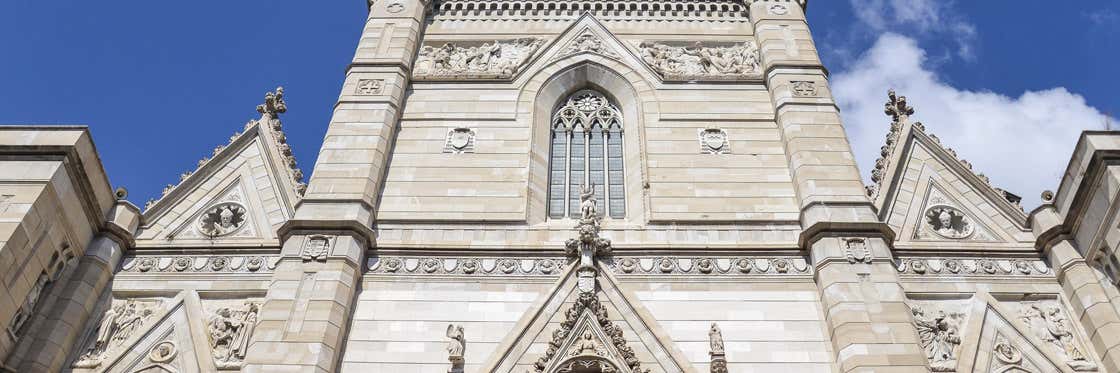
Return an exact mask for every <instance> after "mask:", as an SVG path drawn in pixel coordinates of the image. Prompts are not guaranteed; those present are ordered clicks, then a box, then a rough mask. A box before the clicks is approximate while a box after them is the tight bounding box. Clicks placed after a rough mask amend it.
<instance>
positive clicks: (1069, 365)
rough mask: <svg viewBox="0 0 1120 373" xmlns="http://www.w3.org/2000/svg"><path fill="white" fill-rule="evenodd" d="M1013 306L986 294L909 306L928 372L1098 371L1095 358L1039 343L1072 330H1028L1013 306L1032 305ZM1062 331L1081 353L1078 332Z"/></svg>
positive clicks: (1049, 342) (1017, 304)
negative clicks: (1078, 355) (1052, 334)
mask: <svg viewBox="0 0 1120 373" xmlns="http://www.w3.org/2000/svg"><path fill="white" fill-rule="evenodd" d="M1055 302H1056V300H1055ZM1011 303H1014V304H1001V302H999V301H997V300H995V299H994V298H992V296H991V295H988V294H987V293H977V294H976V295H975V296H973V297H972V298H970V299H962V300H929V301H912V302H911V308H912V309H914V323H915V327H916V329H917V331H918V335H919V339H920V341H921V342H920V343H921V344H922V346H921V347H922V348H923V351H924V352H925V353H926V356H927V358H928V359H929V363H930V367H931V370H932V371H935V372H974V373H1002V372H1033V373H1043V372H1047V373H1049V372H1067V373H1068V372H1075V371H1097V368H1096V363H1095V361H1097V360H1096V359H1095V358H1093V357H1090V356H1085V357H1084V358H1079V359H1071V358H1069V357H1068V356H1067V355H1065V353H1064V352H1062V351H1064V349H1061V348H1058V346H1056V345H1055V343H1057V342H1056V341H1054V340H1052V338H1049V337H1047V338H1046V339H1047V340H1043V339H1042V338H1040V335H1041V334H1047V335H1050V334H1049V333H1051V332H1059V331H1061V330H1062V328H1067V329H1068V328H1074V327H1075V326H1074V325H1072V324H1068V325H1066V324H1062V325H1060V326H1053V325H1051V327H1050V328H1047V327H1045V326H1041V325H1034V326H1032V325H1029V323H1031V321H1030V320H1027V318H1028V316H1026V315H1027V313H1024V312H1021V311H1020V310H1018V309H1016V307H1031V306H1033V303H1031V302H1025V303H1021V302H1011ZM1062 312H1064V311H1062ZM1056 314H1057V315H1063V314H1062V313H1056ZM1056 318H1057V317H1055V319H1056ZM1065 331H1067V332H1069V333H1068V335H1069V338H1071V339H1070V341H1069V342H1070V343H1072V344H1071V345H1070V346H1073V349H1076V350H1078V351H1081V350H1084V349H1085V347H1084V346H1085V345H1084V344H1083V343H1082V342H1081V339H1080V337H1079V335H1080V333H1079V332H1078V331H1077V330H1072V329H1071V330H1065ZM950 351H951V352H950ZM1086 353H1088V351H1087V352H1086Z"/></svg>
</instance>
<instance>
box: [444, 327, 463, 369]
mask: <svg viewBox="0 0 1120 373" xmlns="http://www.w3.org/2000/svg"><path fill="white" fill-rule="evenodd" d="M447 338H448V339H450V341H448V342H447V360H448V361H450V362H451V369H450V370H448V371H447V372H448V373H462V372H463V355H464V354H465V353H466V350H467V337H466V334H464V333H463V326H462V325H459V326H456V325H455V324H447Z"/></svg>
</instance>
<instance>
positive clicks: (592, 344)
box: [568, 329, 607, 356]
mask: <svg viewBox="0 0 1120 373" xmlns="http://www.w3.org/2000/svg"><path fill="white" fill-rule="evenodd" d="M568 356H607V348H606V347H604V346H603V344H602V343H599V341H598V339H596V338H595V334H594V332H592V331H591V330H589V329H588V330H584V331H583V334H581V335H580V337H579V340H577V341H576V343H573V344H572V346H571V348H570V349H568Z"/></svg>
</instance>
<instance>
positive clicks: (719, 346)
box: [708, 323, 723, 355]
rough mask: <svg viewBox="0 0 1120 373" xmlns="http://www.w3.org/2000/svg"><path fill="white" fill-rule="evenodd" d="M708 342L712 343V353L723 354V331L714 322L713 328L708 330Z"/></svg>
mask: <svg viewBox="0 0 1120 373" xmlns="http://www.w3.org/2000/svg"><path fill="white" fill-rule="evenodd" d="M708 344H710V345H711V348H712V351H711V353H712V354H721V355H722V354H723V331H721V330H720V329H719V325H717V324H716V323H712V328H711V329H709V330H708Z"/></svg>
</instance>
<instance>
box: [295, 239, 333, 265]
mask: <svg viewBox="0 0 1120 373" xmlns="http://www.w3.org/2000/svg"><path fill="white" fill-rule="evenodd" d="M330 250H331V238H330V237H327V236H323V235H313V236H308V237H307V242H304V243H303V252H302V253H300V258H302V259H303V261H305V262H310V261H312V260H316V261H320V262H325V261H327V254H329V253H330Z"/></svg>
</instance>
